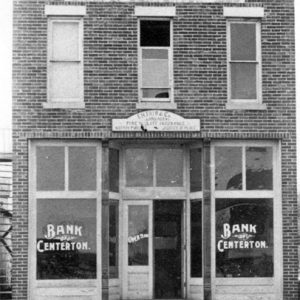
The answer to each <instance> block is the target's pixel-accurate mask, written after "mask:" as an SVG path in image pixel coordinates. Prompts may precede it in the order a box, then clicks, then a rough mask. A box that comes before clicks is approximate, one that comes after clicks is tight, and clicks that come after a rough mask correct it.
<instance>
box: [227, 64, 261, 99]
mask: <svg viewBox="0 0 300 300" xmlns="http://www.w3.org/2000/svg"><path fill="white" fill-rule="evenodd" d="M230 68H231V98H232V99H256V98H257V95H256V64H255V63H254V64H253V63H231V64H230Z"/></svg>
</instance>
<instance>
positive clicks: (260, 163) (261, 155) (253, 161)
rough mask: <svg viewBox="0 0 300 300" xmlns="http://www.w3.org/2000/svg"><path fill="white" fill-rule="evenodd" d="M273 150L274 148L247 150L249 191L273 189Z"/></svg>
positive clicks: (252, 148)
mask: <svg viewBox="0 0 300 300" xmlns="http://www.w3.org/2000/svg"><path fill="white" fill-rule="evenodd" d="M272 166H273V149H272V147H247V148H246V188H247V190H272V189H273V167H272Z"/></svg>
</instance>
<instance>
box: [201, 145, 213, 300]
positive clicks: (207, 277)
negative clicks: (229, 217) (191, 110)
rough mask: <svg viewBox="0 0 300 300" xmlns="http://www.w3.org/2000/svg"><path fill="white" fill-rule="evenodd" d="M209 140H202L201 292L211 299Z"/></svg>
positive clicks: (205, 299) (208, 299)
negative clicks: (202, 272) (202, 284)
mask: <svg viewBox="0 0 300 300" xmlns="http://www.w3.org/2000/svg"><path fill="white" fill-rule="evenodd" d="M210 176H211V172H210V140H209V139H205V140H204V141H203V241H204V243H203V264H204V265H203V267H204V268H203V271H204V274H203V283H204V286H203V293H204V297H203V299H204V300H211V299H212V296H211V187H210Z"/></svg>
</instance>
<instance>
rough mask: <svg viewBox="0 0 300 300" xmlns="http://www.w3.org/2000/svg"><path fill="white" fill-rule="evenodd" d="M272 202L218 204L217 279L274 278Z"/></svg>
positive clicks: (228, 202) (226, 201)
mask: <svg viewBox="0 0 300 300" xmlns="http://www.w3.org/2000/svg"><path fill="white" fill-rule="evenodd" d="M273 247H274V245H273V200H272V199H217V200H216V266H217V269H216V274H217V277H272V276H273Z"/></svg>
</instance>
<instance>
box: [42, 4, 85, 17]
mask: <svg viewBox="0 0 300 300" xmlns="http://www.w3.org/2000/svg"><path fill="white" fill-rule="evenodd" d="M45 15H46V16H49V15H53V16H84V15H86V7H85V6H77V5H45Z"/></svg>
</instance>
